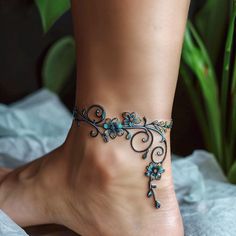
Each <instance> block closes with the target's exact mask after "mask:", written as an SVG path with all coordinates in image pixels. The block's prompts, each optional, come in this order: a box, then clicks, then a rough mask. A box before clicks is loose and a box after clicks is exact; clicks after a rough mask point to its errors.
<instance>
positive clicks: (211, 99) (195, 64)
mask: <svg viewBox="0 0 236 236" xmlns="http://www.w3.org/2000/svg"><path fill="white" fill-rule="evenodd" d="M182 58H183V60H184V62H185V64H187V65H188V67H189V68H190V69H191V70H192V72H193V74H194V75H195V76H196V78H197V80H198V83H199V86H200V90H201V93H202V96H203V100H204V105H205V111H206V118H207V120H206V122H207V127H208V129H207V132H208V137H210V139H211V140H210V142H211V145H210V146H211V148H212V150H210V151H211V152H213V153H214V154H215V156H216V157H217V158H218V160H219V162H220V163H221V164H223V162H224V161H223V159H222V158H223V149H222V148H223V147H224V145H223V143H222V124H221V113H220V106H219V94H218V85H217V80H216V75H215V71H214V68H213V65H212V62H211V60H210V58H209V55H208V53H207V50H206V48H205V46H204V44H203V42H202V40H201V38H200V37H199V35H198V33H197V32H196V30H195V29H194V27H193V25H192V24H191V23H190V22H189V23H188V25H187V30H186V33H185V40H184V47H183V53H182ZM200 122H201V121H200ZM202 128H205V127H203V126H202ZM203 132H205V131H203Z"/></svg>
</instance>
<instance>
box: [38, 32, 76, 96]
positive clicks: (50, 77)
mask: <svg viewBox="0 0 236 236" xmlns="http://www.w3.org/2000/svg"><path fill="white" fill-rule="evenodd" d="M74 66H75V42H74V38H73V37H71V36H66V37H64V38H62V39H60V40H58V41H57V42H56V43H55V44H54V45H53V46H52V47H51V48H50V49H49V51H48V53H47V55H46V58H45V61H44V63H43V71H42V76H43V83H44V86H45V87H47V88H48V89H50V90H52V91H54V92H56V93H60V91H61V90H62V88H63V86H64V85H65V83H66V81H67V80H68V77H69V76H70V75H71V73H72V72H73V69H74Z"/></svg>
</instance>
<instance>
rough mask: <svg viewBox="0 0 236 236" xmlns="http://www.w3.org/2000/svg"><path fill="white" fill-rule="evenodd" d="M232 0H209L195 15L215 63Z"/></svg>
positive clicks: (197, 24) (198, 27)
mask: <svg viewBox="0 0 236 236" xmlns="http://www.w3.org/2000/svg"><path fill="white" fill-rule="evenodd" d="M230 3H231V0H207V1H206V3H205V5H204V7H203V8H202V9H201V10H200V11H199V12H198V14H197V15H196V17H195V22H196V26H197V29H198V30H199V32H200V34H201V36H202V37H203V40H204V42H205V44H206V47H207V49H208V52H209V54H210V57H211V59H212V60H213V62H214V63H215V62H216V60H217V59H218V57H219V53H220V49H221V47H222V42H223V41H224V36H225V34H224V32H225V28H226V25H227V19H228V13H229V8H230V7H229V6H230Z"/></svg>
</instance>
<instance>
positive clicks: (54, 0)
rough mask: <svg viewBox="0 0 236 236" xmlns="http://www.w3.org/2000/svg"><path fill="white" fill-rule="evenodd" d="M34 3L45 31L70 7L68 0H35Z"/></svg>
mask: <svg viewBox="0 0 236 236" xmlns="http://www.w3.org/2000/svg"><path fill="white" fill-rule="evenodd" d="M35 3H36V5H37V7H38V10H39V13H40V16H41V19H42V25H43V31H44V32H45V33H46V32H47V31H48V30H49V29H50V28H51V27H52V25H53V24H54V23H55V22H56V21H57V20H58V18H60V17H61V16H62V15H63V14H64V13H65V12H66V11H67V10H69V8H70V0H35Z"/></svg>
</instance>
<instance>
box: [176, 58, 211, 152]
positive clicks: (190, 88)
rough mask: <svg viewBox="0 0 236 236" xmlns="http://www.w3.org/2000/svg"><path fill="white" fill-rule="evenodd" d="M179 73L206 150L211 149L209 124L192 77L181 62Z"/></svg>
mask: <svg viewBox="0 0 236 236" xmlns="http://www.w3.org/2000/svg"><path fill="white" fill-rule="evenodd" d="M180 74H181V76H182V78H183V81H184V83H185V86H186V88H187V92H188V94H189V96H190V98H191V101H192V104H193V106H194V111H195V114H196V117H197V120H198V123H199V126H200V127H201V132H202V135H203V138H204V142H205V144H206V147H207V148H208V150H212V145H213V143H212V142H211V139H209V126H208V125H207V122H206V115H205V111H204V107H203V106H202V104H201V99H200V96H199V94H198V89H197V88H196V86H194V81H193V78H192V76H191V75H190V73H188V70H187V68H186V67H185V66H184V65H183V63H182V64H181V66H180Z"/></svg>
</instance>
